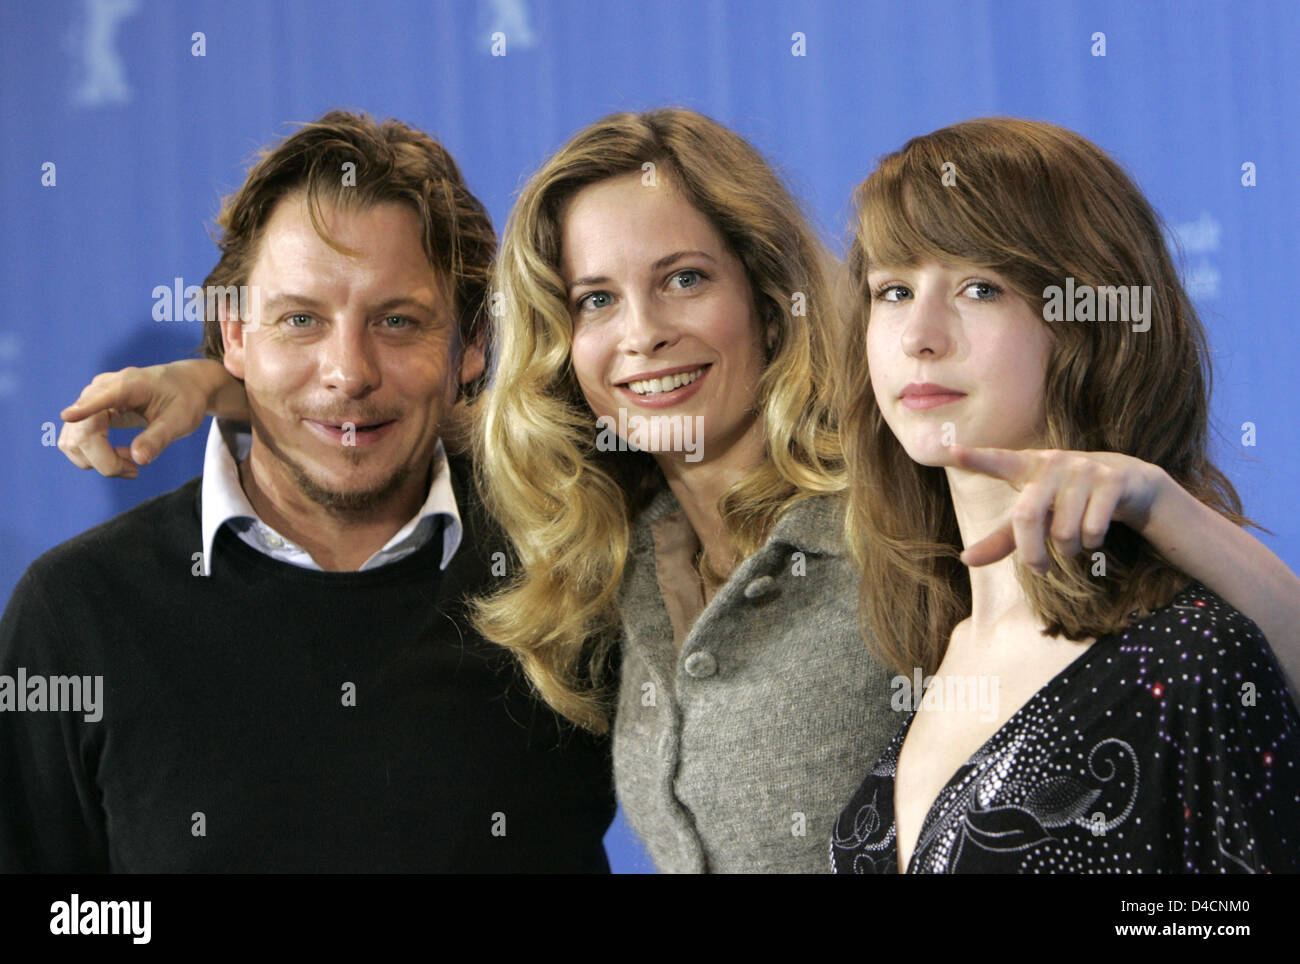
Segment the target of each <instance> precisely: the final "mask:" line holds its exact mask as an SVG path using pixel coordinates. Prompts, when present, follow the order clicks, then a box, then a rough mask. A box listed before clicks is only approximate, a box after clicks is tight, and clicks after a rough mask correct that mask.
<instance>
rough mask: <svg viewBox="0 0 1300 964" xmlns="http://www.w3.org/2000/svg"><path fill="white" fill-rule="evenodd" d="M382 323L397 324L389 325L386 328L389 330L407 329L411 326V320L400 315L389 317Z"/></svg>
mask: <svg viewBox="0 0 1300 964" xmlns="http://www.w3.org/2000/svg"><path fill="white" fill-rule="evenodd" d="M384 321H385V322H397V324H395V325H394V324H390V325H389V326H388V327H389V328H409V327H410V326H411V319H410V318H405V317H403V316H402V315H389V316H388V317H387V318H385V319H384Z"/></svg>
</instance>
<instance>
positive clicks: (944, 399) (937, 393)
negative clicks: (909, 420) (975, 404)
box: [898, 382, 966, 412]
mask: <svg viewBox="0 0 1300 964" xmlns="http://www.w3.org/2000/svg"><path fill="white" fill-rule="evenodd" d="M965 397H966V393H965V392H959V391H957V389H955V388H948V387H947V386H946V385H936V384H934V383H933V382H921V383H916V382H913V383H912V384H911V385H908V386H907V387H906V388H904V389H903V390H902V392H900V393H899V395H898V400H899V401H900V402H902V404H903V406H904V407H905V408H909V409H911V410H912V411H914V412H919V411H925V410H927V409H931V408H938V407H939V406H940V405H947V404H949V403H950V402H955V401H958V400H960V399H963V398H965Z"/></svg>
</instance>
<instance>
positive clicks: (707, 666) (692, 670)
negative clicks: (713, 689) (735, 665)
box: [686, 651, 718, 679]
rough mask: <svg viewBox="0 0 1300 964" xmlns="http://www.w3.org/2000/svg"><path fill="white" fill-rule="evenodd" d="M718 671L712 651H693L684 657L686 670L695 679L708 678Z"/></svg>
mask: <svg viewBox="0 0 1300 964" xmlns="http://www.w3.org/2000/svg"><path fill="white" fill-rule="evenodd" d="M717 671H718V661H717V660H716V659H714V658H713V654H712V653H706V652H703V651H701V652H695V653H691V655H689V656H687V657H686V672H687V674H688V675H690V676H693V677H695V678H696V679H708V678H709V677H710V676H712V675H713V674H714V673H716V672H717Z"/></svg>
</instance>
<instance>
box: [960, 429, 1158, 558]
mask: <svg viewBox="0 0 1300 964" xmlns="http://www.w3.org/2000/svg"><path fill="white" fill-rule="evenodd" d="M952 456H953V465H954V466H955V467H957V468H963V469H968V470H970V471H972V472H979V473H982V474H983V475H991V476H993V477H994V478H998V479H1002V480H1003V481H1004V482H1008V483H1010V484H1011V485H1012V486H1013V487H1014V488H1015V489H1017V490H1018V491H1019V492H1020V497H1019V498H1018V499H1017V500H1016V503H1015V506H1014V508H1013V509H1012V510H1011V515H1010V517H1009V518H1008V519H1007V521H1006V522H1005V523H1003V525H1002V526H1000V527H999V528H998V529H997V530H996V531H995V532H993V533H991V534H990V535H988V536H986V537H984V538H983V539H981V540H979V542H976V543H974V544H973V545H970V546H967V547H966V550H965V551H964V552H962V554H961V559H962V562H964V563H965V564H966V565H968V566H986V565H988V564H989V563H993V562H997V561H998V560H999V559H1003V558H1005V557H1006V556H1008V555H1010V554H1011V553H1012V552H1018V553H1019V555H1020V561H1021V562H1023V563H1024V564H1025V565H1026V566H1028V567H1029V568H1030V569H1033V570H1034V571H1035V572H1038V573H1045V572H1047V569H1048V567H1049V565H1050V564H1051V559H1050V557H1049V556H1048V554H1047V542H1048V540H1049V539H1050V540H1051V542H1052V544H1053V545H1054V546H1055V547H1056V550H1057V551H1058V552H1059V553H1060V554H1061V555H1063V556H1065V557H1066V558H1069V557H1071V556H1075V555H1078V553H1080V552H1082V551H1083V550H1084V549H1097V548H1099V547H1100V546H1101V544H1102V541H1103V540H1104V539H1105V538H1106V531H1107V530H1108V529H1109V528H1110V524H1111V522H1122V523H1124V524H1125V525H1127V526H1129V527H1130V528H1132V529H1135V530H1137V531H1138V532H1142V530H1143V529H1144V528H1145V526H1146V524H1147V521H1148V519H1149V518H1150V514H1151V508H1152V506H1153V504H1155V502H1156V500H1157V499H1158V498H1161V497H1162V496H1166V497H1167V496H1169V495H1172V489H1175V488H1178V486H1176V485H1175V483H1174V481H1173V480H1172V479H1171V478H1169V475H1168V474H1167V473H1166V472H1165V471H1164V469H1162V468H1160V467H1159V466H1158V465H1152V464H1151V463H1149V462H1143V461H1142V460H1141V459H1135V458H1132V457H1131V456H1128V455H1119V454H1117V453H1115V452H1061V451H1057V450H1055V449H1024V450H1021V451H1013V450H1011V449H995V448H971V447H967V446H963V445H954V446H952Z"/></svg>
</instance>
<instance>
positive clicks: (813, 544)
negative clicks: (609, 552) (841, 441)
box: [640, 484, 846, 556]
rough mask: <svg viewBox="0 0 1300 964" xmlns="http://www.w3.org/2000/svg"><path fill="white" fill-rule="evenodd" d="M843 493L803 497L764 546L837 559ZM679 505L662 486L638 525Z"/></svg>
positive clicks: (840, 549) (676, 509)
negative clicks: (785, 548) (801, 551)
mask: <svg viewBox="0 0 1300 964" xmlns="http://www.w3.org/2000/svg"><path fill="white" fill-rule="evenodd" d="M844 507H845V497H844V495H843V493H839V492H828V493H819V494H817V495H811V496H806V497H805V498H802V499H800V500H799V501H798V502H796V503H795V504H794V505H792V506H790V507H789V508H788V509H786V510H785V512H784V513H782V515H781V516H780V518H778V519H777V520H776V522H775V524H773V526H772V531H771V532H770V533H769V534H768V537H767V540H766V544H768V545H771V544H774V543H777V544H785V545H788V546H791V547H792V548H795V549H800V550H803V551H805V552H812V553H816V554H818V555H828V556H839V555H843V554H844V553H845V551H846V548H845V544H844ZM680 511H681V505H680V504H679V503H678V501H677V497H676V496H675V495H673V492H672V489H670V488H669V487H668V485H667V484H665V485H664V486H663V487H662V488H661V489H660V490H659V491H658V492H656V493H655V495H654V497H653V498H652V499H651V500H650V503H649V504H648V505H647V506H646V507H645V508H644V509H643V510H642V511H641V515H640V521H641V522H643V523H654V522H656V521H658V520H660V519H662V518H664V517H665V516H667V515H670V514H671V513H673V512H680Z"/></svg>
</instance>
